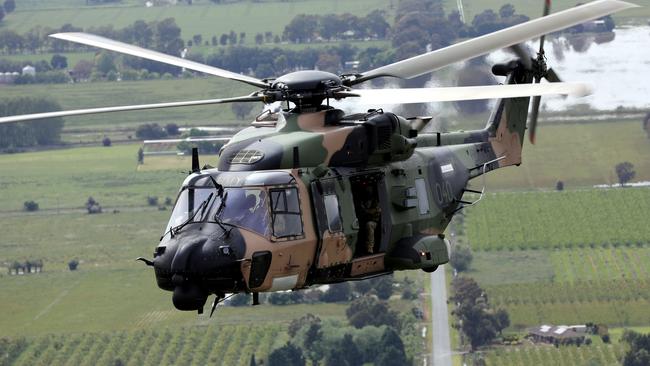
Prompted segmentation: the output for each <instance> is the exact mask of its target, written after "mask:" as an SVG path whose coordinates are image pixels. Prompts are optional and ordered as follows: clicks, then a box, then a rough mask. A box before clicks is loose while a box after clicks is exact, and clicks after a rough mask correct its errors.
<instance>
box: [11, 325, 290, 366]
mask: <svg viewBox="0 0 650 366" xmlns="http://www.w3.org/2000/svg"><path fill="white" fill-rule="evenodd" d="M282 330H283V327H282V325H279V324H270V325H263V326H260V325H254V326H253V325H236V326H235V325H210V326H197V327H191V328H177V329H161V330H137V331H129V332H113V333H85V334H65V335H63V334H61V335H44V336H39V337H35V338H16V339H6V338H2V339H0V365H2V366H5V365H25V366H27V365H75V366H76V365H107V366H108V365H116V364H122V365H150V366H157V365H172V364H182V365H205V364H223V365H241V366H246V365H248V364H249V362H250V358H251V355H253V354H254V355H255V357H256V358H257V359H261V358H264V357H266V356H267V355H268V353H269V352H270V351H271V349H272V347H273V345H274V344H275V342H276V339H277V337H278V335H279V333H280V332H282Z"/></svg>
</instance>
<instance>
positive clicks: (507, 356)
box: [485, 343, 625, 366]
mask: <svg viewBox="0 0 650 366" xmlns="http://www.w3.org/2000/svg"><path fill="white" fill-rule="evenodd" d="M624 354H625V346H624V345H623V344H602V343H601V344H593V345H590V346H582V347H575V346H562V347H559V348H555V347H553V346H548V345H545V346H524V347H504V348H499V349H497V350H496V351H492V352H490V353H489V354H488V355H487V356H485V361H486V364H487V365H490V366H519V365H521V366H527V365H540V366H541V365H548V366H564V365H566V366H575V365H618V364H619V363H620V360H621V359H622V358H623V355H624Z"/></svg>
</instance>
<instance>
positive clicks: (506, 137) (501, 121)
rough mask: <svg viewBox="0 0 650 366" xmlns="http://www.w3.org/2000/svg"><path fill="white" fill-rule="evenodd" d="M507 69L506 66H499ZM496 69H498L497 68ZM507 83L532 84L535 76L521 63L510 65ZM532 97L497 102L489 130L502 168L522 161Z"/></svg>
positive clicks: (490, 140) (487, 128) (487, 127)
mask: <svg viewBox="0 0 650 366" xmlns="http://www.w3.org/2000/svg"><path fill="white" fill-rule="evenodd" d="M499 66H501V68H502V69H503V65H499ZM493 70H494V71H497V70H495V69H494V68H493ZM507 70H508V71H507V74H506V84H526V83H531V82H532V80H533V78H532V74H531V73H530V72H527V70H525V68H524V67H522V66H521V65H518V66H515V67H509V68H508V69H507ZM529 103H530V97H521V98H506V99H499V100H498V101H497V105H496V108H495V109H494V111H493V112H492V115H491V116H490V120H489V121H488V125H487V126H486V130H487V132H488V141H489V142H490V144H491V145H492V149H493V150H494V153H495V155H496V157H497V158H500V157H504V158H503V159H502V160H500V161H499V167H504V166H508V165H519V164H521V149H522V145H523V143H524V133H525V131H526V119H527V118H528V105H529Z"/></svg>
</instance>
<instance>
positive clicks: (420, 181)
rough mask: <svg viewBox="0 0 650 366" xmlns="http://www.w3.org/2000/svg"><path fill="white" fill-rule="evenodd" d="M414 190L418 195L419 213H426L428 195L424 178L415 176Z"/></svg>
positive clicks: (427, 209) (427, 211)
mask: <svg viewBox="0 0 650 366" xmlns="http://www.w3.org/2000/svg"><path fill="white" fill-rule="evenodd" d="M415 191H416V194H417V197H418V208H419V209H420V215H426V214H428V213H429V196H428V194H427V185H426V183H425V181H424V178H417V179H416V180H415Z"/></svg>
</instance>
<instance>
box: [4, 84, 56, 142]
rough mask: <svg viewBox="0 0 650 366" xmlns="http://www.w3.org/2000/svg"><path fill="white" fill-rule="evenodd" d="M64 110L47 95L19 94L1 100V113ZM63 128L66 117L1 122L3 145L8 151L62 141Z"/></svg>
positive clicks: (8, 114)
mask: <svg viewBox="0 0 650 366" xmlns="http://www.w3.org/2000/svg"><path fill="white" fill-rule="evenodd" d="M59 110H61V106H60V105H59V103H57V102H56V101H54V100H52V99H49V98H45V97H34V96H28V97H18V98H8V99H1V100H0V116H10V115H16V114H28V113H39V112H52V111H59ZM62 129H63V119H62V118H60V117H59V118H50V119H45V120H38V121H32V122H26V123H10V124H2V125H0V149H1V150H2V151H5V152H14V151H18V150H20V149H21V148H25V147H30V146H36V145H51V144H55V143H58V142H59V141H60V137H61V130H62Z"/></svg>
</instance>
